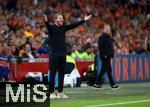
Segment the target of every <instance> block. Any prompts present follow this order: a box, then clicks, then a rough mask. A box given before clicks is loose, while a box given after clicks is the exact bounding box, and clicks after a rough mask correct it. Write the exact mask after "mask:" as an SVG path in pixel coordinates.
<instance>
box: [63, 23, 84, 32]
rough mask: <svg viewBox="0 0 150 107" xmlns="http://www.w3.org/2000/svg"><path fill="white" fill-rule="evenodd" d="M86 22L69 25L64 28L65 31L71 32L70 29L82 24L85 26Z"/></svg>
mask: <svg viewBox="0 0 150 107" xmlns="http://www.w3.org/2000/svg"><path fill="white" fill-rule="evenodd" d="M84 22H85V21H84V20H81V21H78V22H75V23H72V24H69V25H64V28H65V30H66V31H67V30H70V29H73V28H75V27H77V26H79V25H81V24H83V23H84Z"/></svg>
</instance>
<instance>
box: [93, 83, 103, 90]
mask: <svg viewBox="0 0 150 107" xmlns="http://www.w3.org/2000/svg"><path fill="white" fill-rule="evenodd" d="M93 88H94V89H100V90H103V89H104V88H103V87H102V86H101V85H97V84H94V85H93Z"/></svg>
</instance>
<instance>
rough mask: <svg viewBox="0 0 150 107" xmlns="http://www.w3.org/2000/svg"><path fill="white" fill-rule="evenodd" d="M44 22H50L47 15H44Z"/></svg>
mask: <svg viewBox="0 0 150 107" xmlns="http://www.w3.org/2000/svg"><path fill="white" fill-rule="evenodd" d="M44 21H45V22H47V21H48V19H47V16H46V14H44Z"/></svg>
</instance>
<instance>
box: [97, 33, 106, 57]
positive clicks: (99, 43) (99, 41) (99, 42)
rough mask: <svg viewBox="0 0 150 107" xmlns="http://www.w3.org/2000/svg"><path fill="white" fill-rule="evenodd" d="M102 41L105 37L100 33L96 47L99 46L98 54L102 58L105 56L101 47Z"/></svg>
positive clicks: (102, 45)
mask: <svg viewBox="0 0 150 107" xmlns="http://www.w3.org/2000/svg"><path fill="white" fill-rule="evenodd" d="M104 42H105V38H104V37H103V36H102V35H101V36H100V37H99V40H98V48H99V51H100V55H101V57H102V58H104V57H105V52H104V49H103V47H104Z"/></svg>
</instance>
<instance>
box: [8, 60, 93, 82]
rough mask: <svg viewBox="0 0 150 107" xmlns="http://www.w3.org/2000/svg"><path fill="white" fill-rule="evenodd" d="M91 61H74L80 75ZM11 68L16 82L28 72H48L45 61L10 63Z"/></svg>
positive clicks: (12, 78) (12, 77)
mask: <svg viewBox="0 0 150 107" xmlns="http://www.w3.org/2000/svg"><path fill="white" fill-rule="evenodd" d="M91 63H92V62H82V61H78V62H76V64H77V69H78V70H79V72H80V75H81V76H82V75H83V73H84V72H85V71H86V70H87V68H88V66H89V65H90V64H91ZM12 70H13V72H14V74H15V75H16V80H17V82H21V81H22V80H23V78H24V76H25V75H26V74H27V73H28V72H42V73H45V74H46V73H47V72H48V63H47V62H22V63H20V64H18V63H12ZM10 77H11V80H14V76H13V74H12V72H11V76H10Z"/></svg>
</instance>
